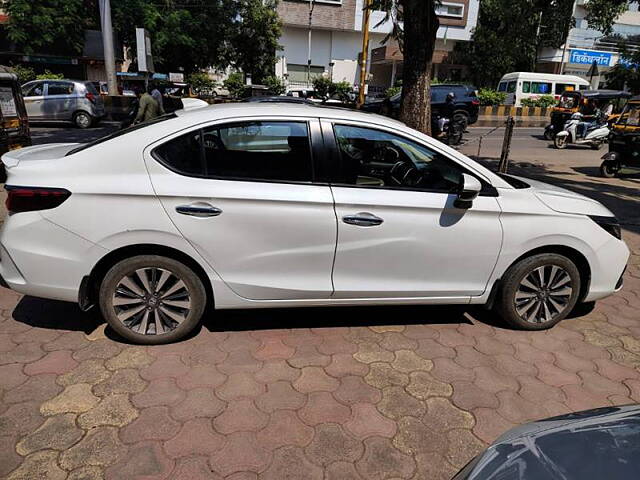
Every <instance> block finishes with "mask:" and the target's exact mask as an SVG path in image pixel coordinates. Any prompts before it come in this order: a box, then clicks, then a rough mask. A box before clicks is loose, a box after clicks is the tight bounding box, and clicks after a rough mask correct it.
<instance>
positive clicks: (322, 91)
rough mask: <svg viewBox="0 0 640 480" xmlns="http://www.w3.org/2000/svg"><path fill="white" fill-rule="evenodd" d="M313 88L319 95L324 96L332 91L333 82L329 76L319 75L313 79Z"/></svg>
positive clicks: (327, 95)
mask: <svg viewBox="0 0 640 480" xmlns="http://www.w3.org/2000/svg"><path fill="white" fill-rule="evenodd" d="M312 83H313V89H314V90H315V91H316V93H317V94H318V96H319V97H321V98H326V97H329V96H330V95H331V93H332V91H331V90H332V88H333V82H332V81H331V79H330V78H329V77H325V76H324V75H319V76H317V77H315V78H314V79H313V82H312Z"/></svg>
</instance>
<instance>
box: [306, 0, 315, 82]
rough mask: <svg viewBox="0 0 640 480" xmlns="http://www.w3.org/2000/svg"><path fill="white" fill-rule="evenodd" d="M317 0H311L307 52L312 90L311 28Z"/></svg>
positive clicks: (308, 75)
mask: <svg viewBox="0 0 640 480" xmlns="http://www.w3.org/2000/svg"><path fill="white" fill-rule="evenodd" d="M314 5H315V0H309V38H308V50H307V86H308V87H309V88H311V27H312V22H313V7H314Z"/></svg>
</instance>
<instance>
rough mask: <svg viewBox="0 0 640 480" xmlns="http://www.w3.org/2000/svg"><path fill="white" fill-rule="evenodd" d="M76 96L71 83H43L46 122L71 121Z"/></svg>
mask: <svg viewBox="0 0 640 480" xmlns="http://www.w3.org/2000/svg"><path fill="white" fill-rule="evenodd" d="M76 96H77V94H76V92H75V85H74V83H73V82H65V81H58V80H49V81H46V82H45V98H44V115H45V117H46V118H47V120H64V121H67V120H71V119H72V116H73V113H74V112H75V111H76V103H77V98H76Z"/></svg>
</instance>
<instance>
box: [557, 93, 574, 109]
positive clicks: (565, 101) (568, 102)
mask: <svg viewBox="0 0 640 480" xmlns="http://www.w3.org/2000/svg"><path fill="white" fill-rule="evenodd" d="M575 106H576V97H574V96H573V95H563V96H562V97H560V101H559V102H558V107H560V108H573V107H575Z"/></svg>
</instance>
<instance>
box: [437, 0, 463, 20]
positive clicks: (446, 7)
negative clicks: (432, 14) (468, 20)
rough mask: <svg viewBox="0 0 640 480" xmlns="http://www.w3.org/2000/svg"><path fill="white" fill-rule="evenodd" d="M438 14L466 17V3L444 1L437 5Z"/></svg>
mask: <svg viewBox="0 0 640 480" xmlns="http://www.w3.org/2000/svg"><path fill="white" fill-rule="evenodd" d="M436 14H437V15H439V16H441V17H455V18H462V17H464V5H460V4H458V3H446V2H443V3H441V4H440V5H438V6H436Z"/></svg>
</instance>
